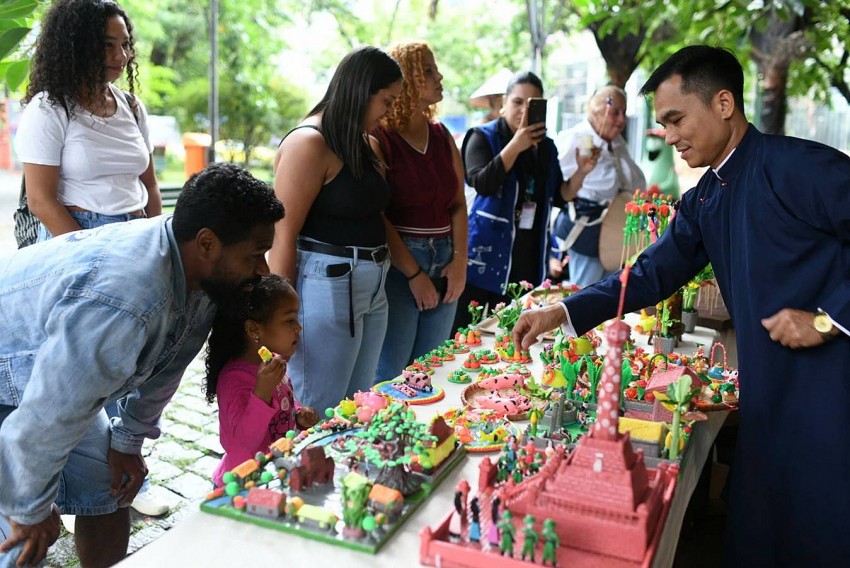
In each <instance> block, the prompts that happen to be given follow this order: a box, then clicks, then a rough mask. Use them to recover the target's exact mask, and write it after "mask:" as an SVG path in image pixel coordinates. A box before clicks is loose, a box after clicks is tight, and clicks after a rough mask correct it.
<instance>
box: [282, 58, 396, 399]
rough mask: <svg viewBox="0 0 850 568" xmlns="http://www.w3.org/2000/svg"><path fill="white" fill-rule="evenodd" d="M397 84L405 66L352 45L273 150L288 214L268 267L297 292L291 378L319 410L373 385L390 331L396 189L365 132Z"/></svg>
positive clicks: (383, 109)
mask: <svg viewBox="0 0 850 568" xmlns="http://www.w3.org/2000/svg"><path fill="white" fill-rule="evenodd" d="M400 91H401V70H400V69H399V68H398V64H396V62H395V61H393V59H392V58H391V57H390V56H389V55H387V54H386V53H384V52H383V51H381V50H380V49H378V48H376V47H371V46H364V47H359V48H357V49H355V50H353V51H351V52H350V53H349V54H348V55H346V56H345V57H344V58H343V59H342V61H340V63H339V65H338V66H337V68H336V71H335V72H334V75H333V77H332V78H331V82H330V84H329V85H328V89H327V91H326V92H325V96H324V97H323V98H322V100H321V101H319V103H318V104H317V105H316V106H315V107H314V108H313V110H311V111H310V113H309V114H308V115H307V116H306V117H305V118H304V120H303V121H302V122H301V124H300V125H299V126H297V127H296V128H294V129H293V130H292V131H290V132H289V133H288V134H287V135H286V136H285V137H284V139H283V141H282V142H281V144H280V148H279V149H278V151H277V155H276V156H275V168H274V189H275V193H276V194H277V196H278V198H279V199H280V200H281V201H282V202H283V205H284V207H286V216H285V217H284V218H283V220H282V221H280V222H278V224H277V226H276V232H275V239H274V245H273V246H272V249H271V251H270V252H269V268H270V269H271V270H272V272H274V273H276V274H280V275H281V276H283V277H284V278H288V279H289V280H290V281H291V282H293V283H294V284H295V289H296V290H297V291H298V293H299V294H300V295H301V308H300V311H299V313H298V319H299V320H300V321H302V322H304V331H303V333H302V334H301V341H300V342H299V343H298V348H297V350H296V351H295V355H293V356H292V360H291V361H290V363H289V375H290V377H292V384H293V386H294V387H295V396H296V398H297V399H298V400H299V401H300V402H301V404H304V405H307V406H312V407H314V408H316V409H317V410H318V411H319V412H320V413H321V412H322V411H324V410H325V409H327V408H329V407H334V406H336V405H337V404H339V401H340V400H342V399H343V398H345V397H346V396H352V395H353V394H354V393H355V392H357V391H358V390H368V389H369V388H370V387H371V386H372V381H373V380H374V378H375V367H376V366H377V364H378V354H379V352H380V349H381V342H382V341H383V340H384V334H385V333H386V330H387V299H386V295H385V294H384V280H385V279H386V274H387V269H388V268H389V264H390V261H389V252H388V250H389V249H388V248H387V234H386V228H385V223H384V217H383V212H384V209H386V207H387V205H388V204H389V201H390V189H389V187H388V186H387V182H386V181H385V180H384V178H383V177H382V176H381V174H380V173H379V172H378V165H377V162H378V159H377V157H376V156H375V154H374V152H373V151H372V148H371V147H370V146H369V142H368V132H369V131H370V130H373V129H375V128H377V126H378V121H379V120H380V118H381V117H382V116H384V114H386V112H387V111H388V110H389V109H390V107H392V102H393V100H394V99H395V98H396V97H397V96H398V94H399V92H400ZM308 284H309V285H308Z"/></svg>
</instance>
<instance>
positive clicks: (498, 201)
mask: <svg viewBox="0 0 850 568" xmlns="http://www.w3.org/2000/svg"><path fill="white" fill-rule="evenodd" d="M498 124H499V120H494V121H491V122H488V123H487V124H484V125H482V126H477V127H475V128H473V129H471V130H469V132H467V133H466V137H465V138H464V140H463V147H462V150H461V155H462V156H463V157H464V159H466V145H467V143H468V142H469V138H470V135H471V134H472V132H473V131H476V130H477V131H478V132H481V133H482V134H484V136H486V138H487V141H488V142H489V143H490V149H491V151H492V152H493V157H494V158H495V157H496V156H498V155H499V152H501V151H502V148H503V146H502V140H501V137H500V136H499V129H498ZM540 144H541V145H544V144H545V145H546V146H547V147H548V150H549V155H550V156H552V159H551V162H550V163H549V164H548V166H547V172H546V184H545V187H544V188H543V190H544V192H545V199H544V204H545V205H544V206H545V208H546V211H545V213H546V214H545V216H544V217H543V218H544V219H549V213H550V212H551V210H552V197H553V196H554V195H555V191H557V190H558V189H560V188H559V183H558V180H559V177H560V171H561V170H560V166H559V164H558V151H557V149H556V148H555V143H554V142H553V141H552V139H551V138H546V139H544V140H543V141H542V142H541V143H540ZM518 195H519V185H518V182H517V177H516V167H515V168H514V169H512V170H511V171H510V172H508V176H507V177H506V178H505V183H504V184H502V187H501V189H500V190H499V191H498V192H497V194H496V195H492V196H487V197H485V196H482V195H476V196H475V200H474V201H473V202H472V208H471V209H470V212H469V253H468V256H469V260H468V261H467V268H466V281H467V282H468V283H469V284H472V285H473V286H478V287H479V288H484V289H485V290H490V291H491V292H497V293H499V294H504V293H505V286H506V285H507V284H508V278H509V276H510V273H511V253H512V251H513V244H514V236H515V233H516V230H517V227H516V219H515V214H514V211H515V210H516V202H517V198H518ZM547 228H548V223H545V222H544V223H543V224H542V225H541V226H540V227H538V228H537V230H538V232H539V233H540V235H539V237H540V258H539V259H538V263H537V264H538V270H537V273H538V279H537V282H532V284H535V285H537V284H540V283H541V282H542V281H543V279H544V278H545V274H546V273H545V270H546V267H547V258H546V257H547V254H548V250H549V246H548V240H549V234H548V233H549V231H548V230H547Z"/></svg>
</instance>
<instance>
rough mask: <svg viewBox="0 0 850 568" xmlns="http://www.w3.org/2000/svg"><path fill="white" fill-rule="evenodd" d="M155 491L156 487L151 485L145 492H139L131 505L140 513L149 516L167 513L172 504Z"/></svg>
mask: <svg viewBox="0 0 850 568" xmlns="http://www.w3.org/2000/svg"><path fill="white" fill-rule="evenodd" d="M155 491H156V489H155V488H154V487H153V486H151V487H150V488H149V489H148V490H147V491H145V492H144V493H138V494H137V495H136V498H135V499H133V502H132V503H131V504H130V506H131V507H133V509H135V510H136V511H138V512H139V513H141V514H143V515H148V516H149V517H158V516H160V515H164V514H166V513H167V512H168V511H169V510H170V509H171V506H170V505H169V504H168V503H167V502H166V501H165V499H164V498H163V497H161V496H157V495H156V493H155Z"/></svg>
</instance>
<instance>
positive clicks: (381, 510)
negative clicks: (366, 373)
mask: <svg viewBox="0 0 850 568" xmlns="http://www.w3.org/2000/svg"><path fill="white" fill-rule="evenodd" d="M372 394H374V393H372ZM351 402H353V401H351ZM375 402H376V401H374V400H372V401H369V403H370V404H371V403H375ZM363 404H367V403H366V401H363ZM347 406H348V407H349V408H347V409H346V411H351V410H352V408H350V405H347ZM342 413H343V411H341V410H337V412H336V415H334V416H332V417H331V418H329V419H328V420H327V421H325V422H322V423H320V424H318V425H316V426H315V427H313V428H310V429H308V430H305V431H303V432H301V433H299V434H297V435H296V434H295V432H290V433H288V434H287V437H284V438H281V439H279V440H277V441H275V442H274V443H273V444H272V445H271V446H270V448H269V451H268V452H267V453H262V452H261V453H258V454H257V455H256V456H255V458H254V459H251V460H248V461H246V462H244V463H243V464H241V465H239V466H238V467H236V468H234V469H233V470H232V471H230V472H227V473H226V474H225V476H224V478H223V480H224V482H225V485H224V487H220V488H217V489H216V490H214V491H213V492H211V493H210V494H209V495H208V496H207V498H206V499H205V500H204V502H203V503H202V504H201V509H202V510H203V511H206V512H209V513H212V514H216V515H222V516H226V517H230V518H232V519H236V520H239V521H245V522H250V523H253V524H257V525H260V526H264V527H268V528H273V529H276V530H281V531H284V532H289V533H294V534H298V535H301V536H304V537H306V538H310V539H313V540H319V541H322V542H327V543H330V544H335V545H339V546H344V547H347V548H352V549H356V550H361V551H365V552H371V553H375V552H377V551H378V549H379V548H380V547H381V546H382V545H383V544H385V543H386V541H387V540H388V539H389V538H390V536H391V535H392V534H393V533H395V531H397V530H398V528H399V527H400V526H401V525H402V524H403V523H404V522H405V520H406V519H407V518H408V517H410V515H411V514H413V512H414V511H415V510H416V509H417V508H418V507H419V506H420V505H421V504H422V503H423V502H424V501H425V500H426V499H427V498H428V497H429V495H430V494H431V492H432V490H433V489H434V487H436V486H437V485H439V483H440V482H441V481H442V480H443V479H444V478H445V477H446V475H448V473H449V472H450V471H451V470H452V469H453V468H454V467H456V466H457V465H458V463H460V461H461V460H462V459H463V456H464V453H465V452H464V450H463V447H462V446H460V445H459V444H458V442H457V437H456V436H455V434H454V430H453V429H452V427H450V426H448V424H446V422H445V420H443V418H441V417H436V418H435V419H434V420H433V421H431V422H430V423H422V422H417V421H416V420H415V417H414V415H413V412H412V411H411V410H410V409H408V408H406V407H405V406H404V405H403V404H400V403H395V402H393V403H390V404H388V405H386V406H384V407H383V408H381V409H380V410H378V411H377V412H375V413H374V414H373V415H372V416H371V417H370V421H369V422H368V423H366V424H363V423H361V422H360V421H359V420H357V418H356V415H357V410H356V409H353V412H352V413H351V420H346V419H344V418H342V417H341V416H340V414H342Z"/></svg>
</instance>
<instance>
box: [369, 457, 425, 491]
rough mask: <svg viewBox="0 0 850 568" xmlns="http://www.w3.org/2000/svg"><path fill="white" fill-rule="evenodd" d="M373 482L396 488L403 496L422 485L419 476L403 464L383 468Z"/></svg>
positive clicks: (417, 489)
mask: <svg viewBox="0 0 850 568" xmlns="http://www.w3.org/2000/svg"><path fill="white" fill-rule="evenodd" d="M375 483H379V484H381V485H386V486H387V487H390V488H391V489H398V490H399V491H401V493H402V495H404V496H405V497H406V496H408V495H412V494H413V493H416V492H417V491H419V487H420V486H421V485H422V482H421V480H420V478H418V477H416V476H415V475H413V474H412V473H410V472H409V471H408V470H407V469H406V468H405V467H404V465H403V464H399V465H397V466H394V467H385V468H383V469H382V470H381V471H380V472H379V473H378V477H377V478H376V479H375Z"/></svg>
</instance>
